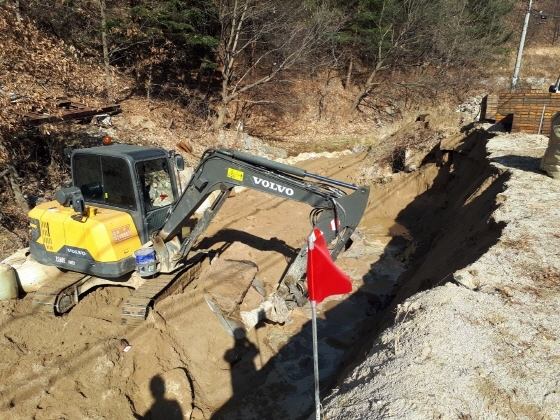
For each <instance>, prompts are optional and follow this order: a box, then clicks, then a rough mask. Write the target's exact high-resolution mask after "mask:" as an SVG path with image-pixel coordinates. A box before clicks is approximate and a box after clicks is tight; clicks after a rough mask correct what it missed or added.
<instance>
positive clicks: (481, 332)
mask: <svg viewBox="0 0 560 420" xmlns="http://www.w3.org/2000/svg"><path fill="white" fill-rule="evenodd" d="M546 145H547V139H546V138H545V137H543V136H528V135H500V136H497V137H494V138H492V139H490V140H489V142H488V144H486V145H485V141H483V139H482V138H478V139H477V141H476V144H473V143H472V142H468V141H462V142H458V143H457V144H456V145H455V147H451V148H450V149H452V150H454V151H453V152H451V153H448V154H449V155H450V156H455V157H459V159H457V160H454V161H453V164H452V165H450V166H449V171H448V173H449V175H454V178H455V179H454V181H453V182H452V183H446V184H445V185H447V186H450V185H452V184H457V183H458V184H459V186H462V187H463V188H464V192H463V193H461V194H460V196H459V197H457V196H456V197H455V200H452V198H453V195H452V194H451V195H449V194H446V195H445V196H446V197H449V198H450V200H449V201H448V202H447V203H446V202H442V203H441V204H442V205H441V206H440V207H439V209H441V210H440V211H438V206H436V207H432V208H431V211H432V214H431V215H429V214H427V213H424V215H422V214H421V213H417V214H418V217H419V218H424V219H426V218H434V217H435V218H437V219H440V218H441V221H442V222H443V221H445V219H446V214H449V215H451V214H453V217H452V218H449V224H447V225H446V226H445V225H441V226H442V230H441V231H440V232H438V231H437V230H433V231H432V232H431V233H430V232H426V233H428V235H427V236H425V237H424V238H426V239H428V238H432V239H431V240H429V241H428V242H426V243H425V244H424V246H425V247H426V248H425V249H426V252H424V253H423V255H424V256H423V257H422V259H421V261H419V264H418V266H417V268H415V269H414V270H411V271H409V272H407V273H405V274H404V275H403V277H401V279H400V281H401V282H405V284H403V287H402V288H401V289H400V292H399V293H398V297H407V296H411V297H410V298H409V299H407V300H405V301H404V302H402V300H401V299H398V300H397V301H400V304H398V305H397V306H396V308H395V312H394V313H393V314H391V315H390V316H388V317H385V319H384V320H385V321H386V322H387V323H388V324H389V328H387V329H386V330H384V331H383V332H382V334H381V335H380V337H379V338H378V339H377V340H376V341H375V343H374V345H373V347H372V348H371V350H370V351H369V354H368V356H367V357H366V358H365V360H364V361H363V362H362V363H360V364H359V365H357V366H356V367H355V369H354V370H352V371H351V372H350V373H349V375H348V377H347V378H346V379H345V380H344V381H343V382H342V383H341V384H340V386H339V387H338V388H337V389H336V390H335V391H334V392H333V393H332V394H331V395H330V396H329V397H328V398H327V399H326V401H325V405H326V415H325V418H327V419H347V418H385V419H402V418H406V419H426V418H446V419H447V418H449V419H450V418H462V419H478V418H485V419H536V418H539V419H558V418H559V417H558V416H559V415H558V413H560V399H559V397H558V371H559V368H560V365H559V363H558V360H559V355H560V345H559V344H558V342H559V341H558V333H557V331H558V327H559V325H560V324H559V323H560V317H559V315H558V298H559V296H560V288H559V286H560V259H559V258H558V255H557V251H558V247H559V245H560V235H559V232H558V226H559V225H558V200H559V199H560V184H558V182H557V180H553V179H551V178H549V177H547V176H545V175H544V174H543V173H541V172H540V171H539V162H540V157H541V156H542V155H543V154H544V150H545V148H546ZM449 146H450V145H449V144H448V145H445V144H444V145H443V147H442V149H446V148H448V147H449ZM469 149H470V152H469ZM477 149H478V150H479V151H480V152H484V150H485V149H486V151H487V153H488V154H489V156H487V157H486V158H484V159H481V158H483V157H484V155H483V154H482V153H479V157H478V158H477V159H476V160H473V159H470V157H471V156H473V153H476V150H477ZM465 153H467V154H466V157H467V159H465V158H464V157H460V156H461V155H463V156H465ZM485 162H486V163H485ZM484 166H486V168H487V169H486V170H484ZM461 180H463V181H461ZM434 187H435V189H437V182H436V183H434V186H433V188H431V191H434ZM459 191H460V190H459ZM459 191H458V192H459ZM421 198H422V196H420V197H418V198H417V199H416V200H414V202H417V201H418V200H421ZM414 202H413V203H411V205H414ZM409 207H410V206H409ZM409 207H407V208H406V209H404V210H403V212H402V213H401V214H402V215H403V216H404V215H405V214H407V212H408V210H409ZM448 209H449V210H448ZM415 211H416V210H415ZM438 214H439V216H438ZM420 226H424V228H425V227H427V226H434V227H437V226H440V223H435V224H433V223H432V224H429V225H426V224H422V225H420ZM420 246H422V245H420ZM425 286H429V287H433V286H437V287H435V288H433V289H430V290H428V291H424V292H422V293H418V294H415V295H412V293H414V292H417V291H421V290H424V289H425V288H426V287H425Z"/></svg>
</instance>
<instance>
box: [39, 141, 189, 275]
mask: <svg viewBox="0 0 560 420" xmlns="http://www.w3.org/2000/svg"><path fill="white" fill-rule="evenodd" d="M183 168H184V163H183V161H182V157H181V156H180V155H174V154H173V153H172V152H168V151H165V150H163V149H159V148H151V147H143V146H132V145H121V144H112V145H109V146H100V147H93V148H89V149H79V150H75V151H73V152H72V155H71V169H72V187H70V188H66V189H62V190H60V191H58V192H57V194H56V199H57V200H56V201H51V202H48V203H44V204H40V205H38V206H37V207H35V208H34V209H33V210H31V212H30V213H29V217H30V225H31V230H32V240H31V242H30V251H31V254H32V255H33V257H34V258H35V259H36V260H38V261H39V262H41V263H43V264H47V265H55V266H57V267H59V268H66V269H71V270H74V271H78V272H81V273H85V274H90V275H95V276H100V277H109V278H116V277H120V276H122V275H124V274H126V273H129V272H131V271H133V270H134V269H135V260H134V256H133V253H134V252H135V251H136V250H138V249H139V248H140V247H141V246H142V244H145V243H146V242H148V241H149V238H150V235H151V233H152V232H154V231H157V230H159V229H161V227H162V226H163V224H164V223H165V220H166V218H167V216H168V214H169V212H170V209H171V208H172V206H173V204H174V203H175V202H176V200H177V198H178V197H179V193H180V191H179V189H180V186H179V184H178V182H177V180H178V170H179V169H183Z"/></svg>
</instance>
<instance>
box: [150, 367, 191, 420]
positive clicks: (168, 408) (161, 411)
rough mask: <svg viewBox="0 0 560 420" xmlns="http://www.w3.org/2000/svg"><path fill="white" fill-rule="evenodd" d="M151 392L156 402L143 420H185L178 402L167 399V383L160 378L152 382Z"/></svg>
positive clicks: (154, 378)
mask: <svg viewBox="0 0 560 420" xmlns="http://www.w3.org/2000/svg"><path fill="white" fill-rule="evenodd" d="M150 391H151V393H152V396H153V397H154V399H155V402H154V403H153V404H152V406H151V407H150V410H149V411H148V412H147V413H146V414H145V416H144V417H143V420H183V411H182V410H181V406H180V405H179V403H178V402H177V401H176V400H171V399H167V398H165V382H164V381H163V379H162V378H161V377H160V376H157V375H156V376H154V377H153V378H152V380H151V381H150Z"/></svg>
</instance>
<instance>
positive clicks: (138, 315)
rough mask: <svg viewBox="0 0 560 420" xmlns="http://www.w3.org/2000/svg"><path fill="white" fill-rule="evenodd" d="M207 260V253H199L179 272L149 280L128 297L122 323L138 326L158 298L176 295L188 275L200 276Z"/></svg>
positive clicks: (122, 313)
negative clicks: (203, 264)
mask: <svg viewBox="0 0 560 420" xmlns="http://www.w3.org/2000/svg"><path fill="white" fill-rule="evenodd" d="M206 258H207V256H206V253H199V254H197V255H195V256H194V257H193V258H191V259H190V260H188V261H187V263H186V264H185V266H184V267H183V268H181V269H180V270H179V271H177V272H175V273H170V274H159V275H158V276H157V277H156V278H153V279H147V280H146V281H145V282H144V283H143V284H142V285H141V286H140V287H139V288H138V289H136V290H135V291H134V292H133V293H132V295H130V296H129V297H128V299H127V300H126V302H125V303H124V304H123V306H122V310H121V323H122V324H123V325H130V326H134V327H136V326H138V325H140V324H142V323H143V322H144V320H145V319H146V317H147V316H148V311H149V308H150V307H151V306H152V305H153V303H154V302H155V301H156V299H157V298H160V299H161V298H163V297H165V296H167V295H168V294H172V293H175V290H176V288H177V287H180V284H181V283H182V281H184V279H185V278H184V277H183V276H185V275H187V273H192V275H198V274H197V273H200V270H201V267H202V265H201V263H202V262H203V261H205V260H206Z"/></svg>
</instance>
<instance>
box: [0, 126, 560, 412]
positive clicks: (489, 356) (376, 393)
mask: <svg viewBox="0 0 560 420" xmlns="http://www.w3.org/2000/svg"><path fill="white" fill-rule="evenodd" d="M490 137H491V136H490V135H488V134H487V133H485V132H484V131H476V130H475V131H473V132H472V133H470V134H468V135H467V134H459V135H457V136H454V137H450V138H448V139H446V140H445V141H444V142H442V144H441V146H438V147H436V148H434V149H433V150H432V152H431V153H429V154H428V155H427V156H426V157H425V158H424V161H423V162H422V164H421V165H420V167H419V169H418V170H417V171H415V172H412V173H408V174H407V173H404V172H401V173H399V174H395V175H393V176H391V177H387V178H384V179H383V180H382V181H383V182H379V183H375V184H374V185H372V193H371V196H370V202H369V206H368V210H367V211H366V215H365V216H364V219H363V221H362V223H361V225H360V231H361V238H357V239H356V241H355V243H354V245H353V247H352V248H350V249H349V251H348V252H346V253H345V254H343V255H341V256H340V257H339V260H338V261H337V264H338V265H339V266H340V267H341V268H342V269H343V270H344V271H346V272H347V273H348V274H349V275H350V277H351V279H352V282H353V284H354V290H355V291H354V292H353V293H351V294H349V295H346V296H340V297H336V298H329V299H327V300H326V301H325V302H324V303H323V304H322V305H321V306H320V308H319V311H320V319H319V321H318V326H319V340H320V342H319V353H320V365H319V366H320V370H321V380H322V388H323V390H324V392H325V394H328V393H329V390H330V389H331V386H332V385H334V384H335V382H336V379H337V378H339V377H340V376H341V375H342V373H343V372H344V371H345V370H346V371H347V373H348V375H349V376H348V379H347V380H346V381H345V382H344V383H341V385H340V387H339V388H338V390H337V391H336V392H335V393H334V394H333V395H331V396H330V397H328V398H327V400H326V407H327V410H326V417H327V418H328V417H331V418H368V417H370V416H374V415H380V416H381V417H383V416H384V417H385V418H426V417H431V416H432V414H433V415H434V416H436V414H438V413H439V414H440V415H441V416H443V418H456V417H457V416H459V417H460V416H461V415H463V417H462V418H468V417H464V416H468V415H470V416H472V417H471V418H484V417H485V415H486V414H487V413H497V414H496V415H495V416H494V417H495V418H507V413H506V411H500V410H502V409H503V410H505V408H503V407H507V405H504V402H508V403H509V404H510V405H511V407H513V410H514V411H515V412H516V413H517V414H518V415H519V414H520V413H521V414H522V413H523V411H522V408H523V409H527V410H528V409H529V408H530V407H533V405H535V404H537V402H534V401H537V399H536V396H537V395H541V396H542V395H546V397H542V398H541V400H542V401H543V402H542V403H541V405H540V406H539V407H540V408H539V409H542V410H545V411H542V413H545V414H546V413H552V411H550V409H549V408H546V407H549V406H548V405H547V404H552V405H550V407H555V406H554V404H555V402H554V401H556V400H555V399H554V398H555V397H554V395H555V394H554V391H555V389H554V387H553V386H552V385H551V384H552V382H551V381H553V375H554V374H553V372H554V371H555V370H554V369H551V370H549V371H550V372H552V373H550V374H548V376H547V378H548V379H547V381H548V382H546V384H548V385H550V386H548V385H546V386H544V385H543V386H542V387H540V388H539V385H538V383H537V382H535V381H533V383H532V384H531V385H529V384H528V382H527V381H532V380H533V379H531V378H534V374H535V373H537V371H538V370H539V369H540V368H542V369H543V371H542V372H541V373H542V375H545V374H544V373H543V372H545V370H544V363H548V362H550V363H556V362H554V360H555V359H554V357H555V354H557V352H556V351H555V347H554V345H555V342H556V334H555V333H554V331H555V329H557V328H555V325H557V324H554V321H555V316H551V317H550V320H549V319H548V318H546V317H548V315H550V313H551V312H553V311H552V309H551V308H550V303H552V302H553V300H552V299H553V298H554V296H555V287H556V286H557V283H555V282H556V281H557V280H558V272H559V271H558V263H557V259H556V258H555V256H554V254H553V251H554V249H553V248H552V247H553V246H554V244H557V242H558V236H555V233H554V231H553V227H552V226H554V224H552V226H551V224H550V223H548V222H550V221H551V220H554V219H553V217H556V216H555V215H554V211H553V210H554V206H553V203H554V200H555V199H556V198H557V197H556V196H555V195H554V194H552V195H551V194H549V192H550V191H553V190H554V187H555V184H554V182H553V181H552V180H550V179H548V178H547V177H545V176H543V175H541V174H539V173H538V170H537V169H536V168H537V167H538V159H537V158H536V157H535V156H536V155H539V153H541V152H542V151H543V150H544V149H543V147H544V146H543V145H544V143H545V142H544V140H543V138H541V137H535V138H533V137H531V138H528V139H526V138H523V137H515V136H504V137H497V138H493V139H491V140H490V143H489V144H488V145H487V141H488V139H489V138H490ZM526 144H527V147H526ZM497 145H500V147H502V149H500V150H514V149H515V148H516V147H517V146H519V149H520V151H514V152H498V149H497V147H498V146H497ZM486 147H493V149H491V150H494V152H493V153H494V155H493V156H494V157H493V158H492V159H493V163H492V164H490V163H489V161H488V160H487V158H486ZM526 150H529V152H526ZM541 154H542V153H541ZM371 164H372V162H371V160H369V158H368V156H367V153H366V152H362V153H349V154H346V155H343V156H340V157H338V158H334V159H325V158H316V159H311V160H308V161H306V162H302V163H298V165H302V166H304V167H305V169H306V170H307V171H309V172H312V173H318V174H324V175H327V176H331V177H333V178H336V179H339V180H342V181H346V182H355V181H356V179H358V178H359V177H361V176H362V174H363V173H365V172H367V170H368V166H370V165H371ZM545 193H546V194H545ZM545 197H547V198H546V199H544V198H545ZM510 206H511V207H510ZM308 211H309V208H308V207H307V206H304V205H301V204H299V203H294V202H291V201H286V200H282V199H280V198H272V197H271V196H268V195H264V194H262V193H257V192H253V191H247V192H244V193H242V194H239V195H237V196H235V197H233V198H230V199H228V200H227V201H226V203H225V205H224V207H223V208H222V210H221V211H220V213H219V215H218V216H217V217H216V219H215V222H214V223H213V224H212V225H211V227H210V229H209V231H208V232H207V235H206V237H205V238H204V239H202V241H201V243H200V244H199V248H204V249H208V248H214V249H219V250H220V257H219V260H221V261H238V262H246V261H251V263H252V264H253V265H251V267H254V266H255V265H256V270H257V271H256V275H255V276H256V277H257V278H258V279H259V280H260V281H261V282H262V283H263V284H264V285H265V288H266V289H267V291H269V289H271V288H273V286H274V283H275V282H276V281H278V279H280V277H281V275H282V273H283V271H284V270H285V269H286V267H287V262H288V261H289V260H290V259H291V258H293V257H294V256H295V254H296V253H297V250H298V249H299V247H301V245H302V243H303V242H304V241H305V238H306V237H307V235H308V233H309V230H310V228H309V223H308V221H307V215H308ZM556 235H557V234H556ZM544 243H550V244H551V245H550V247H551V248H550V249H548V245H547V249H546V250H545V251H542V246H543V244H544ZM498 251H499V252H498ZM537 254H538V258H537V259H536V258H535V256H536V255H537ZM213 267H216V266H210V265H206V266H205V267H202V269H203V271H202V272H201V274H200V275H199V276H195V278H193V279H190V283H188V285H186V287H185V289H184V290H183V292H182V293H179V294H175V295H172V296H169V297H166V298H165V299H163V300H161V301H160V302H158V303H157V304H156V305H155V308H154V310H153V311H152V312H151V313H150V315H149V317H148V319H147V321H146V322H145V323H144V324H143V325H142V326H141V327H138V328H136V329H133V330H130V329H127V328H126V326H122V325H120V305H121V304H122V302H123V300H125V299H126V297H127V296H128V295H129V294H130V291H129V290H128V289H124V288H98V289H96V290H94V291H92V292H91V293H89V294H88V295H87V296H86V297H85V298H84V299H83V301H82V302H81V303H80V304H79V305H78V306H77V307H76V308H74V309H73V310H72V311H70V313H68V314H67V315H64V316H62V317H57V318H53V317H50V316H46V315H38V314H32V313H31V298H32V296H26V297H25V298H23V299H21V300H18V301H9V302H1V303H0V305H1V306H0V309H1V313H0V328H1V330H2V334H1V336H0V340H1V341H2V348H3V358H2V360H0V365H1V367H2V369H1V371H0V382H1V383H2V384H3V385H2V386H0V413H2V415H3V416H8V417H10V418H14V419H19V418H21V419H27V418H36V419H51V418H68V419H71V418H106V419H109V418H115V417H118V418H123V419H127V418H130V419H133V418H170V419H171V418H192V419H203V418H206V419H207V418H217V419H219V418H244V419H245V418H255V419H256V418H259V419H260V418H266V419H285V418H306V417H307V416H308V415H309V414H310V413H311V412H312V410H313V363H312V358H311V355H312V352H311V328H310V322H309V319H310V310H309V308H308V307H304V308H300V309H297V310H295V311H294V312H293V314H292V320H291V323H288V324H285V325H277V324H272V323H260V324H258V325H257V327H256V328H255V329H253V330H251V331H250V332H249V333H248V334H247V336H246V337H245V338H244V339H242V340H234V339H233V338H232V337H230V336H229V335H228V334H227V333H226V332H225V331H224V329H223V328H222V325H221V324H220V322H219V320H218V319H217V317H216V316H215V315H214V314H213V313H212V311H210V309H209V308H208V305H206V302H205V301H204V298H203V296H204V293H206V292H208V290H209V288H211V287H213V286H212V285H213V284H216V283H218V284H224V283H226V282H228V279H223V278H222V277H223V276H220V275H219V273H218V272H216V271H215V268H213ZM252 269H253V268H252ZM522 269H523V270H522ZM228 284H229V283H228ZM230 284H231V288H232V289H234V288H235V284H236V283H235V281H231V283H230ZM434 287H435V289H434ZM419 292H420V293H419ZM411 296H412V297H411ZM255 298H257V297H256V296H255ZM547 308H548V309H547ZM395 310H396V320H395ZM534 311H536V313H537V315H536V316H530V317H529V314H530V313H533V312H534ZM527 318H529V319H530V320H531V321H527ZM545 318H546V319H545ZM386 327H387V329H386V330H385V331H384V329H385V328H386ZM378 333H381V336H380V338H379V339H378V340H377V341H375V342H374V343H372V338H373V337H374V336H377V334H378ZM122 340H126V341H127V342H128V343H130V345H131V346H132V347H131V350H130V351H128V352H123V351H122V347H123V341H122ZM372 345H373V350H371V348H372ZM370 350H371V351H370ZM368 353H369V357H367V359H366V360H364V355H365V354H368ZM539 358H540V359H539ZM360 361H363V364H360V365H357V363H359V362H360ZM530 361H531V363H529V362H530ZM518 362H519V363H521V362H523V363H524V366H523V367H519V368H517V369H519V371H516V370H515V369H516V368H515V367H516V366H518V364H519V363H518ZM350 366H357V367H356V368H355V370H352V371H351V370H349V367H350ZM557 370H558V369H556V371H557ZM539 378H540V377H539ZM542 383H545V382H542ZM535 384H536V385H535ZM543 387H544V388H546V390H547V392H544V388H543ZM541 391H542V392H541ZM539 392H541V394H539ZM472 398H474V400H472V401H474V402H470V401H471V399H472ZM531 398H532V399H531ZM545 402H546V404H545ZM531 404H533V405H531ZM535 406H536V405H535ZM545 406H546V407H545ZM528 407H529V408H528ZM543 407H544V408H543ZM546 410H549V411H546ZM528 412H529V413H533V412H532V411H528ZM504 413H506V414H504ZM492 415H493V414H492ZM492 415H490V417H491V418H493V417H492ZM174 416H175V417H174ZM177 416H179V417H177ZM500 416H501V417H500ZM487 417H488V416H487ZM520 418H523V417H522V416H521V417H520ZM526 418H530V417H526ZM544 418H554V417H551V416H549V417H546V416H545V417H544Z"/></svg>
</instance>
